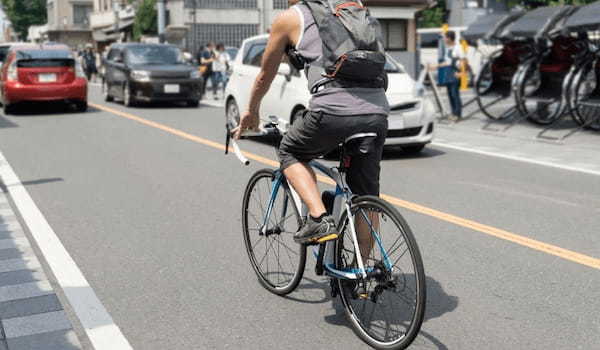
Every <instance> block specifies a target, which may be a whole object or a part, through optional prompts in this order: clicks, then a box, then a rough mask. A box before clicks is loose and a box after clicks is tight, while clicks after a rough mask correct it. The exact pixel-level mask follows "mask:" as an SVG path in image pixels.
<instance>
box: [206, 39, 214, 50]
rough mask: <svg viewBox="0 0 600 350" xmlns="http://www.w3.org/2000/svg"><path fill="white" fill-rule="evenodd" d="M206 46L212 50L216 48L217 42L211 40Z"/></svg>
mask: <svg viewBox="0 0 600 350" xmlns="http://www.w3.org/2000/svg"><path fill="white" fill-rule="evenodd" d="M206 47H207V48H208V49H210V50H212V49H214V48H215V43H214V42H212V41H209V42H208V44H206Z"/></svg>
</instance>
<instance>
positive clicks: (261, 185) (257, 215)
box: [242, 169, 306, 295]
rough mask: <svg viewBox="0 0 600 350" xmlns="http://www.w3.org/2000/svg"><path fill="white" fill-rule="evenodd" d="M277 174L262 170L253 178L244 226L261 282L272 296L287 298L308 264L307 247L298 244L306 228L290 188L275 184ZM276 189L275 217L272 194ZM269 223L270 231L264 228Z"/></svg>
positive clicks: (248, 246) (246, 195)
mask: <svg viewBox="0 0 600 350" xmlns="http://www.w3.org/2000/svg"><path fill="white" fill-rule="evenodd" d="M275 181H276V179H275V173H274V171H273V170H271V169H262V170H259V171H257V172H256V173H254V175H253V176H252V177H251V178H250V181H249V182H248V185H247V186H246V191H245V192H244V199H243V210H242V226H243V232H244V243H245V244H246V251H247V253H248V258H250V263H251V265H252V268H254V271H255V272H256V275H257V277H258V281H259V282H260V283H261V284H262V285H263V287H265V288H266V289H267V290H269V291H270V292H272V293H274V294H277V295H285V294H288V293H290V292H292V291H293V290H294V289H295V288H296V287H297V286H298V284H299V283H300V280H301V279H302V275H303V274H304V264H305V263H306V247H305V246H303V245H300V244H297V243H296V242H294V239H293V235H294V233H295V232H297V231H298V228H299V227H300V226H301V225H302V221H301V218H300V214H299V213H298V210H297V208H296V206H295V205H294V203H293V199H292V196H291V193H290V190H289V189H288V187H287V185H286V184H284V183H281V184H279V185H277V184H276V183H275ZM273 188H276V189H277V191H276V193H275V198H274V199H273V203H272V210H271V215H269V217H268V218H267V219H266V220H265V217H266V216H267V212H268V207H269V203H270V201H271V192H272V190H273ZM265 223H266V228H265V229H263V226H264V225H265Z"/></svg>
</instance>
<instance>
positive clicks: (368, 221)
mask: <svg viewBox="0 0 600 350" xmlns="http://www.w3.org/2000/svg"><path fill="white" fill-rule="evenodd" d="M361 118H363V119H362V120H360V123H365V124H366V125H365V126H364V127H363V130H364V132H375V133H377V135H378V137H377V138H376V139H375V140H374V141H373V143H372V145H371V146H372V148H371V149H370V152H369V153H367V154H365V155H357V156H354V157H353V158H352V160H351V163H350V169H349V170H348V175H347V176H346V180H347V182H348V186H349V187H350V189H351V190H352V193H354V194H357V195H372V196H379V174H380V172H381V167H380V165H379V163H380V162H381V156H382V154H383V145H384V143H385V136H386V134H387V128H388V123H387V117H386V116H382V115H368V116H361ZM354 225H355V226H354V227H355V228H356V236H357V239H358V246H359V248H360V254H361V256H362V260H363V264H366V263H367V260H368V259H369V257H371V251H372V249H373V245H374V243H375V240H374V238H373V231H376V232H379V214H378V213H375V212H368V211H363V212H357V213H356V217H355V218H354Z"/></svg>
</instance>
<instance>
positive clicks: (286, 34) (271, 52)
mask: <svg viewBox="0 0 600 350" xmlns="http://www.w3.org/2000/svg"><path fill="white" fill-rule="evenodd" d="M293 11H294V10H287V11H285V12H283V13H282V14H281V15H279V16H277V18H276V19H275V21H274V22H273V25H272V26H271V34H270V35H269V41H268V42H267V47H266V49H265V53H264V54H263V58H262V64H261V69H260V73H259V74H258V76H257V77H256V80H255V81H254V84H253V86H252V93H251V95H250V104H249V106H248V111H249V112H250V113H253V114H258V111H259V109H260V102H261V101H262V99H263V97H264V96H265V94H266V93H267V91H269V88H270V87H271V83H272V82H273V79H275V76H276V75H277V70H278V69H279V64H280V63H281V58H282V57H283V55H284V54H285V48H286V47H287V46H288V45H289V44H290V36H291V33H292V31H293V30H294V28H295V27H296V26H298V19H297V18H296V14H295V13H294V12H293Z"/></svg>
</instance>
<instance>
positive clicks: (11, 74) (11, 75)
mask: <svg viewBox="0 0 600 350" xmlns="http://www.w3.org/2000/svg"><path fill="white" fill-rule="evenodd" d="M6 78H7V79H8V80H12V81H17V80H18V79H19V77H18V75H17V61H13V62H12V63H11V64H10V65H9V66H8V69H7V71H6Z"/></svg>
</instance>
